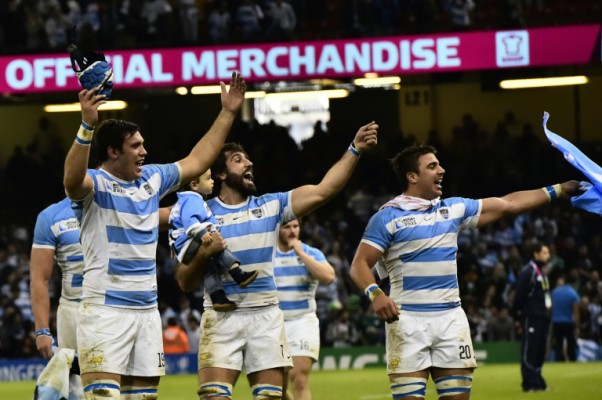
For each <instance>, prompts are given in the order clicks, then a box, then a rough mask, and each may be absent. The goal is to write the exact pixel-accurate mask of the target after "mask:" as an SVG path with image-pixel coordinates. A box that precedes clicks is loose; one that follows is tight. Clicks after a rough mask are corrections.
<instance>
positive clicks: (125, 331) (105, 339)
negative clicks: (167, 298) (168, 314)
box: [77, 302, 165, 376]
mask: <svg viewBox="0 0 602 400" xmlns="http://www.w3.org/2000/svg"><path fill="white" fill-rule="evenodd" d="M78 317H79V321H78V326H77V349H78V353H79V366H80V368H81V372H82V374H84V373H88V372H107V373H113V374H120V375H128V376H129V375H133V376H161V375H165V355H164V353H163V331H162V327H161V316H160V315H159V310H157V309H156V308H152V309H144V310H137V309H129V308H118V307H108V306H103V305H98V304H89V303H84V302H82V303H81V304H80V307H79V316H78Z"/></svg>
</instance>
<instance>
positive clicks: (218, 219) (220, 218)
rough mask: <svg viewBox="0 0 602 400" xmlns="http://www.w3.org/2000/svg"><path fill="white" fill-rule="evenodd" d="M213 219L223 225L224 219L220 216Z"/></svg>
mask: <svg viewBox="0 0 602 400" xmlns="http://www.w3.org/2000/svg"><path fill="white" fill-rule="evenodd" d="M215 220H216V221H217V223H218V224H220V225H223V224H224V219H223V218H222V217H215Z"/></svg>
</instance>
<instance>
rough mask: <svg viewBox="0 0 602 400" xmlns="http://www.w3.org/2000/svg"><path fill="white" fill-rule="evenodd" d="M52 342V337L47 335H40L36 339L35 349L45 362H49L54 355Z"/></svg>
mask: <svg viewBox="0 0 602 400" xmlns="http://www.w3.org/2000/svg"><path fill="white" fill-rule="evenodd" d="M52 341H53V339H52V336H48V335H40V336H38V337H37V338H36V347H37V349H38V351H39V352H40V354H41V355H42V357H44V359H45V360H50V359H51V358H52V356H53V355H54V352H53V351H52Z"/></svg>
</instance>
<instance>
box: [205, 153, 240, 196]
mask: <svg viewBox="0 0 602 400" xmlns="http://www.w3.org/2000/svg"><path fill="white" fill-rule="evenodd" d="M232 153H243V154H244V155H245V156H246V157H247V158H248V157H249V155H248V154H247V152H246V151H245V149H244V147H242V145H241V144H240V143H234V142H228V143H226V144H224V147H222V151H220V153H219V155H218V156H217V158H216V159H215V161H214V162H213V165H212V166H211V176H212V178H213V181H214V184H213V193H218V194H219V192H220V189H221V187H222V182H221V181H220V180H219V179H218V177H217V176H218V175H219V174H221V173H222V172H225V171H226V168H227V167H226V160H227V159H228V157H229V156H230V154H232Z"/></svg>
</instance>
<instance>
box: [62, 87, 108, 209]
mask: <svg viewBox="0 0 602 400" xmlns="http://www.w3.org/2000/svg"><path fill="white" fill-rule="evenodd" d="M98 90H99V88H94V89H92V90H85V89H84V90H82V91H81V92H79V95H78V96H79V103H80V106H81V112H82V123H81V126H80V128H79V131H78V132H77V137H76V138H75V141H74V142H73V144H72V145H71V149H69V153H67V158H65V172H64V173H63V185H64V186H65V191H66V192H67V195H68V196H69V198H71V199H74V200H80V199H82V198H84V197H86V195H87V194H88V193H90V191H91V190H92V188H93V182H92V178H90V177H89V176H88V175H87V174H86V171H87V170H88V160H89V159H90V144H91V143H92V136H93V135H94V127H95V126H96V123H97V122H98V107H99V106H101V105H102V104H104V103H106V100H105V95H104V94H102V95H99V94H97V93H98Z"/></svg>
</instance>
